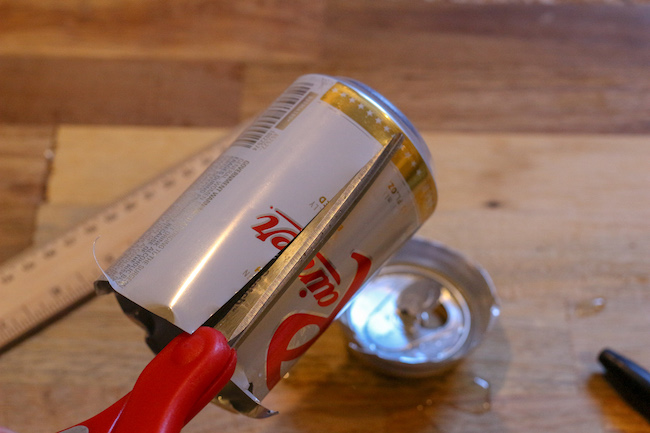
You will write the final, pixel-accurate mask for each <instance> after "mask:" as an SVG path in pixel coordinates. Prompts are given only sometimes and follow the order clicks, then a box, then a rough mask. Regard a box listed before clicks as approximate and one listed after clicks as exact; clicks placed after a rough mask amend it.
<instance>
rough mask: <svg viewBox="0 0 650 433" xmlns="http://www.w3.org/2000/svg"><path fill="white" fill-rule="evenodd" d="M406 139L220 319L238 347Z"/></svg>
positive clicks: (363, 173) (371, 165) (355, 181)
mask: <svg viewBox="0 0 650 433" xmlns="http://www.w3.org/2000/svg"><path fill="white" fill-rule="evenodd" d="M403 140H404V136H403V135H402V134H397V135H395V136H394V137H393V139H392V140H391V141H390V142H389V143H388V144H387V145H386V146H385V147H384V148H383V149H382V150H381V151H380V152H379V153H377V154H376V155H375V156H374V157H373V159H371V160H370V161H369V162H368V163H367V164H366V165H365V166H364V167H363V168H362V169H361V170H359V172H358V173H357V174H356V175H355V176H354V177H353V178H352V179H351V180H350V182H348V184H347V185H346V186H345V187H344V188H343V190H341V192H340V193H339V194H338V195H337V196H336V197H335V198H334V199H333V200H332V201H331V202H330V203H329V204H328V205H327V206H326V207H325V208H324V209H323V210H322V211H321V212H320V213H319V214H318V215H317V216H316V217H315V218H314V219H313V220H312V221H311V222H310V223H309V224H308V225H307V226H306V227H305V229H304V230H303V231H302V232H300V234H299V235H298V236H297V237H296V239H295V240H294V241H293V242H291V243H290V244H289V245H288V246H287V247H286V248H285V249H284V251H283V252H282V254H280V256H279V257H278V258H277V259H276V260H275V262H273V263H272V264H271V266H270V267H269V268H268V269H267V270H266V271H262V272H260V274H261V275H260V276H259V277H256V278H257V279H256V280H255V282H254V283H253V285H252V286H251V287H250V288H249V289H248V291H247V292H246V293H245V294H244V295H243V297H242V298H241V299H240V300H239V301H238V302H237V303H236V304H235V305H234V306H233V307H232V308H231V309H230V311H228V313H227V314H226V315H225V316H224V318H223V319H221V320H220V321H219V322H218V323H217V325H216V326H215V328H216V329H218V330H219V331H221V332H222V333H223V334H224V335H225V336H226V338H228V340H229V342H230V345H231V346H232V347H234V348H237V347H238V345H239V343H240V342H241V341H242V339H243V338H245V337H246V335H247V333H248V332H249V331H250V330H251V329H252V328H253V327H254V326H255V324H256V322H257V321H258V320H260V319H261V318H262V317H264V314H265V312H266V311H267V310H268V309H269V308H271V307H272V306H273V304H274V303H275V302H276V301H277V299H278V298H279V297H280V296H281V295H282V293H283V291H284V290H285V289H286V288H287V287H288V286H289V284H290V283H291V282H292V281H293V280H295V279H296V278H297V277H298V274H300V272H302V270H303V269H304V268H305V266H306V265H307V264H308V263H309V262H310V261H311V260H312V258H313V257H314V256H315V255H316V253H317V252H318V251H319V250H320V249H321V248H322V247H323V245H324V244H325V242H327V240H328V239H329V238H330V237H331V236H332V234H333V233H334V232H335V231H336V230H337V229H338V227H339V226H340V224H341V223H342V222H343V220H344V219H345V217H346V216H347V215H348V214H349V213H350V211H351V210H352V209H353V208H354V206H355V205H356V204H357V203H358V202H359V200H360V199H361V198H362V197H363V195H364V194H365V193H366V191H367V190H368V188H369V187H370V185H372V183H373V181H374V180H375V179H376V178H377V176H378V175H379V174H380V173H381V172H382V170H383V169H384V168H385V167H386V165H387V164H388V163H389V162H390V160H391V158H392V156H393V155H394V154H395V152H396V151H397V149H398V148H399V147H400V146H401V144H402V142H403Z"/></svg>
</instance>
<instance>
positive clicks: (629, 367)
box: [598, 349, 650, 422]
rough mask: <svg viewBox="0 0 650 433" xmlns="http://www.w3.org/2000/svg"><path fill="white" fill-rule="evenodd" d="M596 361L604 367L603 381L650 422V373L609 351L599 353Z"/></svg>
mask: <svg viewBox="0 0 650 433" xmlns="http://www.w3.org/2000/svg"><path fill="white" fill-rule="evenodd" d="M598 361H600V363H601V364H602V365H603V367H605V379H607V381H608V382H609V383H610V384H611V385H612V387H613V388H614V389H615V390H616V391H617V392H618V393H619V394H620V396H621V397H623V399H624V400H625V401H626V402H627V403H628V404H629V405H630V406H632V407H633V408H634V409H636V411H637V412H639V413H640V414H641V415H643V416H644V417H645V419H646V420H647V421H648V422H650V373H649V372H648V371H647V370H645V369H644V368H642V367H641V366H639V365H638V364H636V363H634V362H632V361H631V360H629V359H627V358H625V357H624V356H621V355H620V354H618V353H616V352H614V351H613V350H610V349H604V350H603V351H602V352H600V355H599V356H598Z"/></svg>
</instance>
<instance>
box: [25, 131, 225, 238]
mask: <svg viewBox="0 0 650 433" xmlns="http://www.w3.org/2000/svg"><path fill="white" fill-rule="evenodd" d="M225 131H226V130H225V129H220V128H178V127H166V128H152V127H106V126H90V127H89V126H72V125H65V126H62V127H61V128H59V129H58V131H57V135H56V141H57V143H59V145H58V146H57V152H56V158H55V160H54V163H53V165H52V176H51V178H50V179H49V182H48V184H47V203H44V204H42V205H41V206H40V207H39V209H38V214H37V223H38V224H37V227H36V232H35V234H34V240H35V242H36V243H42V242H45V241H47V240H49V239H51V238H53V237H54V236H56V235H57V234H59V233H61V232H62V231H63V230H65V229H67V228H69V227H72V226H74V225H75V224H78V223H81V222H82V221H84V220H85V219H86V218H88V217H90V216H91V215H93V214H94V213H96V212H97V211H99V210H100V209H101V207H102V206H103V205H106V204H107V203H110V202H112V201H114V200H117V199H118V198H120V197H121V196H123V195H125V194H127V193H129V192H130V191H131V190H132V189H133V188H134V186H136V185H141V184H143V183H145V182H146V181H148V180H150V179H152V178H153V177H155V176H156V175H157V174H159V173H161V172H162V171H164V170H167V169H168V168H170V167H171V166H173V165H174V164H175V163H177V162H178V161H181V160H183V159H185V158H187V157H189V156H191V155H193V154H194V153H196V152H198V151H199V150H201V149H203V148H206V147H207V146H209V145H210V144H211V143H213V142H214V141H215V140H217V139H219V138H220V137H221V136H222V135H223V134H224V132H225ZM98 138H100V139H98ZM80 179H85V180H86V181H85V185H84V187H83V188H79V181H80Z"/></svg>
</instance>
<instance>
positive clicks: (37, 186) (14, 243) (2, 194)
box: [0, 125, 53, 262]
mask: <svg viewBox="0 0 650 433" xmlns="http://www.w3.org/2000/svg"><path fill="white" fill-rule="evenodd" d="M52 146H53V130H52V128H49V127H41V126H9V125H0V173H2V175H1V176H0V227H1V228H2V229H1V230H0V262H2V261H4V260H6V259H8V258H9V257H11V256H13V255H15V254H17V253H18V252H19V251H20V250H22V249H24V248H26V247H27V246H28V245H29V244H30V243H31V241H32V235H33V231H34V225H35V218H36V212H37V210H38V206H39V205H40V204H41V203H42V201H43V200H44V196H43V193H44V191H45V181H46V178H47V173H48V160H47V154H46V152H48V151H51V150H52Z"/></svg>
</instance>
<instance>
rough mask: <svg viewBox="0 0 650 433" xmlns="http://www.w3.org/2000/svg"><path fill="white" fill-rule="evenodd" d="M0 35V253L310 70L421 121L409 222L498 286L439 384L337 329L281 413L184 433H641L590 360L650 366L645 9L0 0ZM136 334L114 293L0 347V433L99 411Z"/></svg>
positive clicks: (124, 382) (220, 418)
mask: <svg viewBox="0 0 650 433" xmlns="http://www.w3.org/2000/svg"><path fill="white" fill-rule="evenodd" d="M0 24H1V25H0V122H2V124H1V125H0V259H6V258H8V257H10V256H12V255H13V254H15V253H17V252H18V251H20V250H21V249H22V248H24V247H26V246H27V245H29V244H30V243H32V242H34V241H35V242H40V241H42V240H44V239H47V238H48V237H51V236H53V235H56V233H59V232H60V231H61V230H62V229H63V228H64V227H66V226H69V225H71V224H74V223H76V222H78V221H79V220H80V219H83V218H84V217H85V216H87V215H88V214H89V213H91V212H93V211H95V210H96V209H98V208H101V206H102V205H104V204H105V203H107V202H109V201H111V200H112V199H113V198H115V197H116V196H119V195H120V194H122V193H123V192H125V191H127V190H128V189H130V188H131V187H133V186H134V185H137V184H139V183H141V182H142V181H144V180H145V179H146V178H148V177H149V176H153V175H154V174H155V173H157V172H159V171H160V170H162V169H164V168H165V167H166V166H168V165H169V164H171V163H172V162H173V161H175V160H178V159H180V158H183V157H184V156H186V155H188V154H191V153H193V152H195V151H196V150H197V149H199V148H201V147H203V146H206V145H208V144H209V143H211V142H212V141H214V140H215V139H217V138H218V137H219V136H221V135H222V134H223V133H224V132H225V131H226V130H228V129H230V128H232V127H233V126H235V125H236V124H238V123H239V122H240V121H242V120H243V119H245V118H247V117H248V116H250V115H251V114H252V113H254V112H256V111H257V110H259V109H260V108H262V107H264V106H265V105H266V104H268V102H269V101H270V100H272V99H273V97H274V96H276V95H277V94H278V93H279V92H280V91H281V90H282V88H284V87H285V86H286V85H287V84H288V83H289V82H291V81H292V80H293V79H294V78H295V77H296V76H297V75H299V74H301V73H303V72H307V71H319V72H325V73H331V74H339V75H347V76H352V77H355V78H358V79H361V80H362V81H365V82H367V83H368V84H370V85H372V86H373V87H375V88H376V89H378V90H379V91H380V92H382V93H384V94H385V95H386V96H387V97H389V99H391V100H393V102H395V103H396V104H397V105H398V106H399V107H400V108H402V109H403V111H404V112H405V113H406V115H407V116H408V117H409V118H411V119H412V120H413V121H414V123H415V124H416V126H417V127H418V128H419V129H420V130H421V131H423V132H424V136H425V139H426V141H427V143H428V144H429V146H430V149H431V153H432V154H433V157H434V161H435V166H436V180H437V182H438V186H439V190H440V202H439V207H438V209H437V211H436V213H435V214H434V215H433V217H432V218H431V219H430V220H429V221H428V222H427V223H426V224H425V226H424V227H423V228H422V230H421V232H420V233H419V235H421V236H424V237H426V238H430V239H436V240H439V241H442V242H444V243H446V244H447V245H450V246H452V247H453V248H455V249H458V250H460V251H462V252H464V253H465V254H467V255H468V256H470V257H471V258H473V259H474V260H476V261H477V262H479V263H480V264H481V265H483V267H485V268H486V269H487V270H488V271H489V272H490V274H491V276H492V277H493V279H494V282H495V284H496V286H497V289H498V292H499V295H500V298H501V302H502V315H501V317H500V318H499V320H498V321H497V323H496V325H495V326H494V328H493V329H492V330H491V331H490V333H489V334H488V336H487V337H486V339H485V340H484V342H483V344H482V345H481V346H480V347H479V348H478V350H477V351H475V352H474V353H473V354H472V355H471V356H469V357H468V358H467V359H466V360H465V361H464V362H463V363H462V364H461V365H460V366H459V367H458V368H457V369H456V370H455V371H453V372H451V373H449V374H447V375H445V376H443V377H440V378H432V379H427V380H418V381H402V380H395V379H390V378H387V377H384V376H381V375H378V374H376V373H373V372H372V371H369V370H368V369H367V368H366V367H364V366H362V365H360V364H359V363H358V362H357V361H356V360H355V359H353V358H351V357H350V356H349V355H348V354H347V352H346V350H345V347H344V342H343V338H342V335H341V332H340V330H339V329H338V328H336V327H333V328H331V329H330V330H329V331H328V332H326V333H325V335H324V336H323V337H322V338H321V340H319V342H318V343H317V344H316V345H315V346H314V347H313V348H312V349H310V351H309V352H308V353H307V354H306V355H305V356H304V357H303V359H301V361H300V362H299V363H298V365H297V366H296V368H294V369H293V370H292V371H291V374H290V376H289V377H288V379H286V380H284V381H283V382H282V383H281V384H280V385H279V386H278V387H277V388H276V389H274V391H273V392H272V393H271V394H270V395H269V397H268V398H267V399H266V400H265V404H266V405H268V406H269V407H271V408H274V409H277V410H279V411H280V414H279V415H278V416H276V417H273V418H271V419H268V420H264V421H256V420H250V419H247V418H245V417H243V416H237V415H233V414H230V413H226V412H224V411H222V410H220V409H218V408H216V407H208V408H207V409H206V410H204V411H203V412H202V413H201V414H200V415H199V416H198V417H197V418H196V419H195V420H194V421H193V422H192V423H191V424H190V425H189V426H188V427H187V428H186V429H185V430H184V431H188V432H208V431H223V432H237V433H241V432H262V431H269V432H271V431H273V432H278V431H281V432H303V431H310V432H311V431H314V432H318V431H327V432H339V431H341V432H366V431H375V432H379V431H381V432H393V431H400V432H408V433H411V432H412V433H415V432H510V431H512V432H548V431H555V432H589V433H592V432H626V433H627V432H646V431H650V426H649V424H648V422H647V421H646V420H644V419H643V418H642V417H641V416H640V415H638V414H637V413H635V412H634V411H633V410H632V409H630V408H629V407H628V406H627V405H626V404H625V403H623V402H622V401H621V400H620V398H619V397H618V395H617V394H616V393H615V392H614V391H613V390H612V389H611V388H610V386H609V385H608V384H607V382H606V381H605V380H604V379H603V378H602V376H601V368H600V366H599V365H598V363H597V362H596V356H597V354H598V352H599V351H600V350H601V349H602V348H604V347H611V348H614V349H616V350H619V351H621V352H623V353H624V354H627V355H629V356H630V357H631V358H633V359H635V360H637V361H638V362H639V363H641V364H643V365H645V366H648V367H650V344H649V343H650V337H649V330H650V315H649V314H648V311H649V309H650V295H649V293H650V292H649V290H648V289H649V288H650V286H649V284H650V271H649V268H650V266H649V263H650V261H649V259H648V257H650V222H649V221H650V206H649V204H650V135H649V134H650V123H649V122H648V118H650V117H649V116H650V97H649V95H650V78H649V77H650V75H648V73H647V69H648V65H649V64H650V50H649V49H648V48H650V25H649V24H650V7H648V6H645V5H642V4H637V5H631V4H627V5H599V4H587V5H579V4H557V5H516V4H510V5H491V4H484V5H461V4H453V3H445V4H442V3H434V2H431V3H429V2H421V3H415V2H402V1H385V2H381V1H379V2H378V1H368V2H347V1H328V2H326V1H309V2H304V4H293V3H292V4H276V3H275V2H268V3H264V4H260V5H251V4H246V3H244V2H238V3H233V4H232V5H230V4H220V5H216V4H213V3H209V2H189V1H177V2H160V3H154V2H140V3H136V2H133V1H129V0H122V1H119V2H112V3H110V4H109V3H106V2H99V1H90V2H85V3H83V4H81V3H78V4H77V3H75V4H70V5H59V4H58V3H57V2H50V1H45V2H44V1H39V2H25V1H20V2H19V1H15V2H14V1H9V2H4V3H3V4H2V5H0ZM125 155H126V156H125ZM107 168H108V169H110V171H108V172H107ZM596 299H600V301H601V302H603V303H604V308H593V307H590V305H593V303H594V300H596ZM142 340H143V333H142V332H141V331H140V330H139V328H137V327H136V326H135V325H133V324H132V323H131V322H129V321H128V319H126V317H125V316H124V315H123V314H122V313H121V311H120V309H119V307H118V306H117V304H116V302H115V301H114V299H113V298H111V297H109V296H106V297H98V298H96V299H93V300H92V301H90V302H88V303H87V304H85V305H83V306H82V307H80V308H78V309H76V310H75V311H73V312H72V313H70V314H69V315H67V316H66V317H64V318H63V319H61V320H59V321H57V322H56V323H54V324H53V325H51V326H49V327H48V328H46V329H45V330H43V331H42V332H40V333H38V334H37V335H35V336H34V337H32V338H30V339H28V340H27V341H25V342H23V343H21V344H20V345H18V346H16V347H14V348H13V349H11V350H10V351H8V352H5V353H3V354H2V355H0V425H4V426H7V427H10V428H12V429H14V430H16V431H18V432H19V433H27V432H41V431H42V432H53V431H57V430H59V429H61V428H64V427H67V426H69V425H71V424H72V423H74V422H76V421H80V420H82V419H85V418H86V417H87V416H89V415H91V414H94V413H96V412H97V411H99V410H100V409H102V408H104V407H106V406H107V405H108V404H109V403H111V402H112V401H114V400H115V399H117V398H118V397H120V396H121V395H122V394H124V393H125V392H126V391H128V390H129V389H130V387H131V386H132V384H133V382H134V380H135V378H136V377H137V374H138V373H139V371H140V370H141V369H142V367H143V366H144V365H145V364H146V363H147V362H148V360H149V359H151V354H150V353H149V351H148V349H147V348H146V346H145V344H144V343H143V341H142ZM474 377H480V378H483V379H485V380H487V381H488V382H489V383H490V393H489V402H490V410H487V411H485V410H480V411H479V410H476V408H477V404H476V403H477V402H478V403H482V402H484V400H483V399H484V398H485V396H484V395H480V394H477V393H475V392H473V391H472V390H471V389H469V388H468V387H467V386H466V385H467V383H469V382H471V380H472V379H473V378H474Z"/></svg>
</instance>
